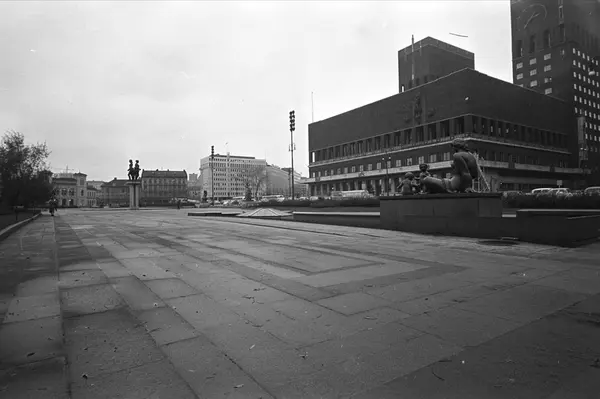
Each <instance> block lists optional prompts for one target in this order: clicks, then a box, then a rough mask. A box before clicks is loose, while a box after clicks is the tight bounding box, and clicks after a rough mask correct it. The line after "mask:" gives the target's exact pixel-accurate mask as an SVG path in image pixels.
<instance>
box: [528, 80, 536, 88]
mask: <svg viewBox="0 0 600 399" xmlns="http://www.w3.org/2000/svg"><path fill="white" fill-rule="evenodd" d="M537 85H538V83H537V80H532V81H531V82H530V83H529V87H536V86H537Z"/></svg>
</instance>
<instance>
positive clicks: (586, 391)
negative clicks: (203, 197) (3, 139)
mask: <svg viewBox="0 0 600 399" xmlns="http://www.w3.org/2000/svg"><path fill="white" fill-rule="evenodd" d="M0 322H1V324H0V397H1V398H219V397H227V398H256V399H258V398H263V399H267V398H528V399H530V398H550V399H558V398H595V397H597V393H598V389H599V388H600V386H599V383H598V381H600V378H599V377H600V339H598V337H599V336H600V329H599V328H598V327H599V326H600V244H594V245H591V246H588V247H584V248H578V249H565V248H553V247H544V246H539V245H530V244H519V245H515V246H493V245H492V246H490V245H484V244H482V243H479V242H477V241H476V240H471V239H464V238H448V237H430V236H420V235H414V234H407V233H400V232H390V231H382V230H370V229H360V228H351V227H340V226H323V225H314V224H301V223H295V222H287V221H271V220H245V219H239V218H213V217H202V218H194V217H188V216H187V211H186V210H179V211H178V210H175V209H165V210H155V211H152V212H146V211H143V210H142V211H119V212H117V211H115V212H110V211H96V212H95V211H89V210H87V211H85V212H84V211H80V210H63V211H61V212H59V215H58V216H56V217H54V218H53V217H50V216H48V215H43V216H42V217H40V218H38V219H37V220H36V221H34V222H32V223H30V224H28V225H26V226H24V227H23V228H22V229H20V230H19V231H18V232H16V233H15V234H13V235H11V236H9V237H8V238H6V239H5V240H4V241H1V242H0Z"/></svg>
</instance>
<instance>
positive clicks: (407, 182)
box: [400, 172, 415, 195]
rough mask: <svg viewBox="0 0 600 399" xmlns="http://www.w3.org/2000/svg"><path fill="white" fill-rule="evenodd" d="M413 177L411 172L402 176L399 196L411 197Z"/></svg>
mask: <svg viewBox="0 0 600 399" xmlns="http://www.w3.org/2000/svg"><path fill="white" fill-rule="evenodd" d="M414 179H415V176H414V175H413V174H412V173H411V172H407V173H405V174H404V179H403V180H402V182H401V183H400V194H401V195H412V194H413V180H414Z"/></svg>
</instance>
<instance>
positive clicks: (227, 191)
mask: <svg viewBox="0 0 600 399" xmlns="http://www.w3.org/2000/svg"><path fill="white" fill-rule="evenodd" d="M266 167H267V161H266V160H264V159H256V158H254V157H243V156H235V155H230V154H229V153H227V154H226V155H221V154H215V157H214V162H213V165H212V168H211V163H210V156H208V157H205V158H202V159H201V160H200V174H201V176H202V189H203V191H206V192H207V197H208V198H212V195H213V192H212V187H213V184H214V189H215V195H214V197H215V199H223V198H233V197H242V196H244V195H245V191H246V189H245V183H246V182H247V181H248V182H250V186H251V189H252V193H253V195H254V192H255V190H256V186H257V185H258V186H259V187H258V195H259V196H261V195H263V193H264V189H265V184H266V183H265V179H266ZM213 173H214V179H213Z"/></svg>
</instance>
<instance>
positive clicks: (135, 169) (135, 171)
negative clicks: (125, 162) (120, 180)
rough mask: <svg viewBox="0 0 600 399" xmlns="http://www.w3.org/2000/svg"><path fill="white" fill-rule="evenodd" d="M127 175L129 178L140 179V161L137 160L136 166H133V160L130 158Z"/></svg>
mask: <svg viewBox="0 0 600 399" xmlns="http://www.w3.org/2000/svg"><path fill="white" fill-rule="evenodd" d="M127 177H128V178H129V180H133V181H135V180H139V178H140V161H138V160H137V159H136V160H135V166H133V161H132V160H131V159H130V160H129V169H128V170H127Z"/></svg>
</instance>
